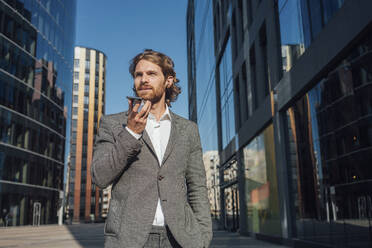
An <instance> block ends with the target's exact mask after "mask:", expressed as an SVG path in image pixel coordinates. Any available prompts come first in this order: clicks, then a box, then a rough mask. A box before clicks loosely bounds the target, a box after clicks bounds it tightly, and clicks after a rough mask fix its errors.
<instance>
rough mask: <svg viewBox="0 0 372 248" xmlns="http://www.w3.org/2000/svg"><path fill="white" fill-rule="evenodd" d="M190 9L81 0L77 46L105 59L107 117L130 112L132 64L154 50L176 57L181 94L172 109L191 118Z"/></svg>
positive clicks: (175, 2) (171, 1) (137, 0)
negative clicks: (189, 85)
mask: <svg viewBox="0 0 372 248" xmlns="http://www.w3.org/2000/svg"><path fill="white" fill-rule="evenodd" d="M186 10H187V0H156V1H155V0H110V1H102V0H77V17H76V45H78V46H86V47H91V48H95V49H98V50H100V51H102V52H104V53H105V54H106V56H107V72H106V114H112V113H117V112H121V111H124V110H126V109H127V108H128V103H127V101H126V99H125V96H127V95H132V90H131V88H132V84H133V80H132V78H131V76H130V74H129V72H128V67H129V61H130V60H131V59H132V58H133V57H134V56H135V55H136V54H138V53H139V52H141V51H143V49H145V48H151V49H154V50H158V51H160V52H163V53H165V54H167V55H168V56H170V57H171V58H172V59H173V61H174V63H175V69H176V73H177V77H178V78H179V79H180V86H181V88H182V93H181V95H179V97H178V100H177V102H175V103H174V104H172V111H174V112H175V113H177V114H179V115H181V116H183V117H185V118H188V102H187V48H186Z"/></svg>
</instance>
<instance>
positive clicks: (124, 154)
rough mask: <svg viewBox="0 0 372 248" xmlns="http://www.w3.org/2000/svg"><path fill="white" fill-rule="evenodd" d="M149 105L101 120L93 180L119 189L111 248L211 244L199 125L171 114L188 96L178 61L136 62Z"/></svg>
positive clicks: (138, 85) (138, 89)
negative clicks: (178, 73) (183, 96)
mask: <svg viewBox="0 0 372 248" xmlns="http://www.w3.org/2000/svg"><path fill="white" fill-rule="evenodd" d="M129 71H130V73H131V75H132V76H133V79H134V87H133V90H134V92H135V94H136V95H137V96H139V97H141V98H142V99H144V101H145V103H144V105H143V107H142V109H141V110H139V107H140V104H139V103H135V102H133V101H131V100H129V110H128V111H127V112H124V113H119V114H114V115H109V116H104V117H102V118H101V121H100V127H99V131H98V135H97V138H96V143H95V147H94V155H93V163H92V167H91V168H92V175H93V181H94V183H95V184H96V185H98V186H99V187H101V188H105V187H107V186H108V185H110V184H112V185H113V186H112V195H111V202H110V209H109V213H108V217H107V220H106V224H105V230H104V232H105V247H106V248H109V247H110V248H111V247H112V248H118V247H131V248H132V247H133V248H134V247H141V248H142V247H190V248H197V247H209V243H210V241H211V239H212V223H211V215H210V207H209V201H208V197H207V187H206V177H205V169H204V165H203V161H202V149H201V145H200V138H199V132H198V128H197V126H196V124H195V123H193V122H191V121H189V120H186V119H184V118H182V117H180V116H178V115H176V114H174V113H173V112H171V111H170V110H169V108H168V107H169V106H170V103H171V102H173V101H175V100H176V98H177V95H178V94H179V93H180V92H181V90H180V88H179V87H178V86H177V85H176V84H177V83H178V82H179V80H178V79H177V78H176V73H175V71H174V63H173V61H172V60H171V59H170V58H169V57H168V56H166V55H164V54H162V53H160V52H156V51H153V50H145V51H144V52H143V53H140V54H138V55H137V56H136V57H134V58H133V60H132V61H131V65H130V67H129Z"/></svg>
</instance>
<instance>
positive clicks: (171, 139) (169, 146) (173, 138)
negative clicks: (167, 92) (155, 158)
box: [161, 110, 178, 165]
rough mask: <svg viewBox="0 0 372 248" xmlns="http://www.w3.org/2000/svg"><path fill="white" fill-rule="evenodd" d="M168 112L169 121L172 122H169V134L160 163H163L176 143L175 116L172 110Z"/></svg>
mask: <svg viewBox="0 0 372 248" xmlns="http://www.w3.org/2000/svg"><path fill="white" fill-rule="evenodd" d="M169 113H170V115H171V123H172V124H171V131H170V135H169V140H168V144H167V148H166V149H165V152H164V156H163V161H162V163H161V164H162V165H163V164H164V163H165V161H166V160H167V158H168V157H169V155H170V154H171V152H172V150H173V147H175V145H176V143H177V135H178V131H177V116H175V115H174V114H173V112H171V111H170V110H169Z"/></svg>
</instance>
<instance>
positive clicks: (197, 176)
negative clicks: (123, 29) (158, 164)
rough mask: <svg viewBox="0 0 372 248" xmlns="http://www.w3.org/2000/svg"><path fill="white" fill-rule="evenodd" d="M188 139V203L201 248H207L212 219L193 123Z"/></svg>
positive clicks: (200, 150)
mask: <svg viewBox="0 0 372 248" xmlns="http://www.w3.org/2000/svg"><path fill="white" fill-rule="evenodd" d="M189 137H190V138H191V142H190V145H191V148H190V154H189V158H188V165H187V170H186V183H187V194H188V201H189V203H190V206H191V208H192V210H193V212H194V215H195V217H196V219H197V220H198V223H199V226H200V229H201V232H202V238H203V243H204V244H203V245H204V246H203V247H209V244H210V242H211V240H212V236H213V233H212V219H211V213H210V205H209V200H208V190H207V185H206V173H205V168H204V163H203V155H202V148H201V144H200V136H199V131H198V127H197V125H196V124H195V123H193V122H192V129H191V132H190V136H189Z"/></svg>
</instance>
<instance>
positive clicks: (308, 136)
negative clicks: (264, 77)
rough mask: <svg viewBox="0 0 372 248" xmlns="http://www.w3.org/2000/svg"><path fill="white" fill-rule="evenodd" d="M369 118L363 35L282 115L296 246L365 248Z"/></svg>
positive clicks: (368, 47) (371, 82)
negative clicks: (308, 243) (317, 244)
mask: <svg viewBox="0 0 372 248" xmlns="http://www.w3.org/2000/svg"><path fill="white" fill-rule="evenodd" d="M371 116H372V36H371V35H369V37H367V38H365V39H364V40H363V41H362V42H361V43H360V44H359V45H358V46H356V47H355V48H354V49H353V50H352V51H351V52H350V53H349V54H348V56H346V58H344V59H343V60H342V61H341V62H340V63H339V64H338V65H337V66H336V67H334V68H333V70H331V71H330V72H329V73H328V75H327V76H326V77H324V78H323V79H322V80H321V81H320V82H319V83H318V84H317V85H316V86H315V87H314V88H313V89H312V90H310V91H309V92H308V93H307V94H305V95H304V96H303V97H302V98H301V99H300V100H298V101H297V102H296V103H295V104H294V105H292V107H290V108H289V109H288V111H287V117H288V130H289V132H288V133H289V135H288V137H289V139H288V142H289V144H288V147H289V148H290V149H289V154H290V164H291V171H292V173H293V175H292V179H293V181H292V195H293V199H294V201H295V202H294V205H295V210H296V220H297V235H298V237H299V238H301V239H308V240H312V241H317V242H321V243H327V244H332V245H334V246H336V247H349V246H348V245H349V244H354V245H355V244H358V245H360V246H359V247H364V246H363V245H366V247H367V246H368V245H370V244H371V243H370V241H369V240H370V238H369V237H371V217H372V201H371V200H372V191H371V190H370V189H372V168H371V166H370V165H371V162H372V152H371V150H372V119H371ZM350 247H351V246H350Z"/></svg>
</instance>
